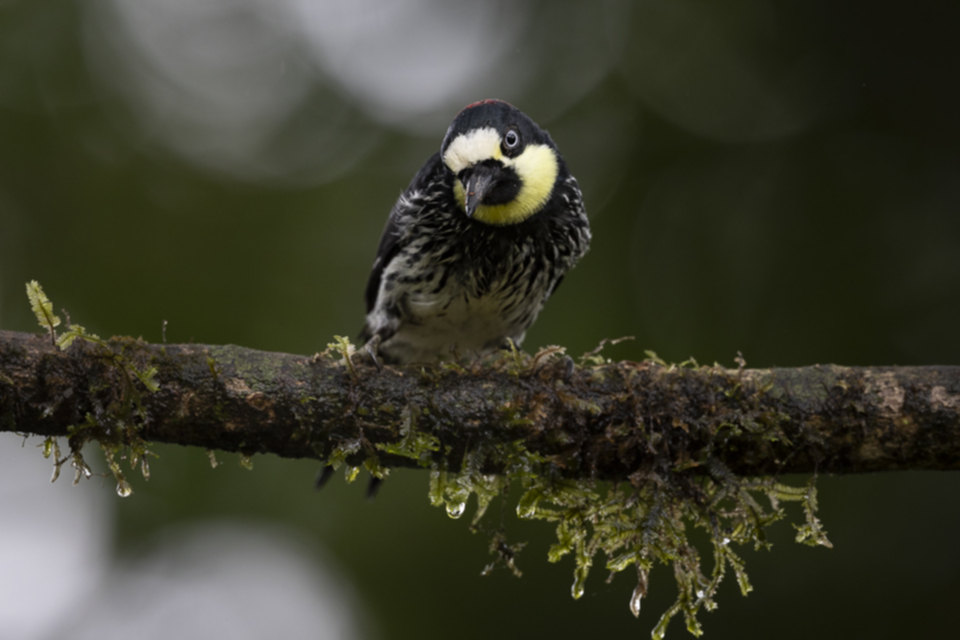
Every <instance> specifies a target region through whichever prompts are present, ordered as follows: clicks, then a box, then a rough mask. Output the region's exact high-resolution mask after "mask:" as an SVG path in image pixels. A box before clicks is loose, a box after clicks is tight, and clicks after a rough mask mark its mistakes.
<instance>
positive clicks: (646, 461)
mask: <svg viewBox="0 0 960 640" xmlns="http://www.w3.org/2000/svg"><path fill="white" fill-rule="evenodd" d="M107 344H108V345H109V349H110V350H112V352H113V353H114V354H116V356H117V357H110V356H109V354H108V353H106V350H105V349H104V348H103V347H102V346H99V345H91V344H89V343H85V342H84V341H82V340H77V341H76V342H75V343H74V344H73V345H71V346H70V347H69V348H68V349H66V350H63V351H61V350H60V349H59V348H58V347H56V346H54V345H53V343H52V341H51V339H50V336H47V335H37V334H26V333H14V332H9V331H0V430H2V431H15V432H19V433H31V434H37V435H42V436H68V437H71V438H73V439H78V438H80V439H83V440H89V439H97V440H100V441H108V442H110V443H112V444H114V445H123V444H127V442H125V440H127V439H132V438H142V439H144V440H147V441H155V442H166V443H174V444H180V445H184V446H198V447H204V448H207V449H221V450H225V451H240V452H243V453H244V454H246V455H251V454H254V453H274V454H277V455H279V456H284V457H291V458H303V457H312V458H318V459H323V458H325V457H328V456H330V455H331V453H334V452H336V451H340V452H346V454H347V461H348V462H350V463H351V464H359V463H360V462H362V461H364V460H368V459H370V458H376V459H378V461H379V464H380V465H382V466H383V467H391V466H417V465H418V464H421V465H424V464H430V463H436V464H439V465H440V467H441V468H450V469H459V468H460V464H461V461H462V460H463V458H464V454H465V452H467V451H469V450H474V449H477V448H489V447H490V446H493V445H496V444H502V443H509V442H516V441H522V442H523V445H524V446H525V447H526V449H527V450H528V451H531V452H536V453H538V454H540V455H542V456H545V457H547V459H548V460H549V461H550V463H551V465H552V468H553V469H554V471H555V473H556V474H557V475H558V476H563V477H579V478H602V479H627V478H629V477H631V475H632V474H637V473H642V472H643V469H649V468H652V467H654V466H655V467H663V466H664V465H665V464H666V465H667V466H669V467H671V468H673V469H675V470H686V469H690V471H691V472H693V473H701V472H703V473H708V474H712V475H715V474H716V473H717V471H716V469H710V468H707V467H708V466H710V465H707V464H706V461H707V460H710V461H711V464H712V465H715V464H716V462H717V461H719V462H720V463H722V465H724V466H725V467H726V468H727V469H729V471H731V472H733V473H734V474H737V475H741V476H755V475H778V474H783V473H796V472H801V473H809V472H817V471H819V472H828V473H857V472H865V471H884V470H895V469H942V470H946V469H958V468H960V367H946V366H944V367H875V368H852V367H839V366H832V365H828V366H812V367H803V368H798V369H745V368H741V369H724V368H720V367H676V366H664V365H663V364H658V363H656V362H652V361H645V362H640V363H634V362H598V361H597V360H599V359H594V360H595V362H593V363H588V364H586V365H584V366H577V367H575V368H572V370H571V367H569V361H565V360H564V359H562V358H557V357H555V354H553V353H542V354H540V356H539V357H529V356H523V355H520V354H517V355H510V354H507V355H505V356H503V357H501V358H500V359H498V360H494V361H489V362H485V363H482V364H476V365H464V367H461V366H458V365H449V364H448V365H432V366H407V367H399V368H392V367H387V368H385V369H384V370H383V371H381V372H378V371H377V370H376V369H374V368H373V367H371V366H359V365H358V366H355V367H352V368H348V367H345V366H343V364H342V363H343V360H342V358H340V357H339V355H330V356H323V357H320V356H314V357H306V356H296V355H288V354H281V353H268V352H263V351H256V350H253V349H246V348H242V347H236V346H206V345H194V344H178V345H173V344H170V345H156V344H148V343H145V342H143V341H141V340H133V339H129V338H114V339H112V340H110V341H108V342H107ZM118 358H119V359H118ZM121 360H122V361H126V362H131V363H135V364H136V366H138V367H140V368H141V369H145V368H147V367H156V369H157V373H156V375H155V377H154V380H155V381H156V383H157V384H158V385H159V390H158V391H156V392H154V393H149V392H147V391H146V389H144V388H143V386H142V385H141V384H140V383H139V382H138V381H137V380H136V379H135V378H134V377H133V376H130V375H129V374H128V373H126V372H125V369H124V368H123V367H122V366H120V365H119V364H118V362H120V361H121ZM78 425H83V428H82V429H78ZM411 428H412V429H413V430H415V431H417V432H422V433H429V434H432V435H433V436H435V437H436V438H437V440H438V442H439V444H440V446H439V447H434V448H435V449H437V450H436V451H432V452H426V454H425V455H428V456H430V457H431V458H432V459H431V460H426V459H421V460H414V459H411V458H410V457H404V456H400V455H394V454H390V453H387V452H386V450H389V445H390V444H393V445H397V444H398V443H401V442H402V441H403V439H404V438H405V437H406V438H409V434H410V431H411ZM72 444H73V443H72ZM345 445H348V446H346V447H345ZM378 445H380V446H379V447H378ZM384 446H387V449H386V450H385V449H384ZM338 448H339V449H338ZM485 464H486V465H487V467H488V468H487V469H486V470H487V471H496V470H497V469H496V468H495V467H496V462H495V461H492V462H491V461H488V462H486V463H485ZM491 465H492V468H491Z"/></svg>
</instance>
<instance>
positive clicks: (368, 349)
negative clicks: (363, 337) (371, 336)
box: [363, 340, 383, 372]
mask: <svg viewBox="0 0 960 640" xmlns="http://www.w3.org/2000/svg"><path fill="white" fill-rule="evenodd" d="M377 342H379V340H378V341H377ZM363 348H364V349H365V350H366V352H367V355H368V356H370V359H371V360H373V364H374V365H375V366H376V367H377V371H378V372H379V371H383V365H382V364H380V360H379V359H378V358H377V352H376V350H375V349H374V348H373V347H371V346H370V343H369V342H368V343H367V344H365V345H364V346H363Z"/></svg>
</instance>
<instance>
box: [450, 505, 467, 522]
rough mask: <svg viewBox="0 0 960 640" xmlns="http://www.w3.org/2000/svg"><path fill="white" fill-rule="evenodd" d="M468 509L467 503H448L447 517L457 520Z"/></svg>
mask: <svg viewBox="0 0 960 640" xmlns="http://www.w3.org/2000/svg"><path fill="white" fill-rule="evenodd" d="M466 508H467V503H466V502H448V503H447V515H448V516H450V517H451V518H453V519H457V518H459V517H460V516H462V515H463V512H464V511H465V510H466Z"/></svg>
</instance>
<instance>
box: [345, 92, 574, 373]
mask: <svg viewBox="0 0 960 640" xmlns="http://www.w3.org/2000/svg"><path fill="white" fill-rule="evenodd" d="M590 239H591V235H590V225H589V221H588V219H587V214H586V209H585V208H584V203H583V197H582V194H581V192H580V187H579V186H578V184H577V181H576V179H575V178H574V177H573V176H572V175H571V174H570V172H569V171H568V169H567V165H566V162H565V161H564V158H563V156H562V155H560V151H559V150H558V149H557V145H556V144H555V143H554V141H553V139H552V138H551V137H550V134H549V133H547V131H545V130H543V129H541V128H540V127H539V126H538V125H537V124H536V123H535V122H534V121H533V120H532V119H530V117H529V116H527V115H526V114H524V113H523V112H522V111H520V109H518V108H517V107H515V106H513V105H512V104H509V103H507V102H504V101H503V100H495V99H488V100H481V101H479V102H474V103H472V104H470V105H467V106H466V107H465V108H464V109H463V110H461V111H460V113H459V114H458V115H457V116H456V117H455V118H454V120H453V122H452V123H451V124H450V126H449V128H448V129H447V132H446V135H445V136H444V138H443V142H442V143H441V145H440V150H439V152H437V153H434V154H433V156H431V157H430V159H428V160H427V162H426V163H425V164H424V165H423V167H422V168H421V169H420V170H419V171H418V172H417V174H416V175H415V176H414V178H413V180H411V182H410V184H409V186H407V188H406V189H405V190H404V191H403V192H402V193H401V195H400V197H399V198H398V199H397V201H396V204H394V206H393V208H392V210H391V211H390V215H389V217H388V218H387V222H386V226H385V227H384V230H383V233H382V235H381V238H380V244H379V246H378V248H377V253H376V258H375V260H374V262H373V268H372V269H371V272H370V277H369V279H368V281H367V287H366V292H365V302H366V309H367V314H366V321H365V323H364V326H363V329H362V331H361V334H360V339H361V341H362V342H363V343H364V344H365V347H366V351H367V352H368V353H369V354H370V356H371V357H373V359H374V362H375V363H377V356H379V357H380V359H382V360H383V361H384V362H385V363H387V364H401V365H402V364H409V363H415V362H417V363H419V362H431V361H435V360H437V359H440V360H450V359H453V358H455V357H457V355H458V354H465V353H474V354H484V353H487V352H492V351H494V350H496V349H500V348H509V346H510V343H511V342H512V343H513V345H515V346H517V347H519V346H520V345H521V344H522V342H523V339H524V336H525V335H526V332H527V330H528V329H529V328H530V326H531V325H532V324H533V322H534V321H535V320H536V319H537V316H538V315H539V314H540V311H541V310H542V309H543V306H544V303H545V302H546V301H547V299H548V298H549V297H550V296H551V295H553V293H554V292H555V291H556V290H557V287H558V286H559V285H560V282H561V281H562V280H563V278H564V276H565V275H566V273H567V272H568V271H569V270H570V269H571V268H572V267H573V266H574V265H575V264H576V263H577V262H578V261H579V260H580V258H582V257H583V255H584V254H585V253H586V252H587V249H588V248H589V246H590ZM377 365H378V366H380V365H379V363H377Z"/></svg>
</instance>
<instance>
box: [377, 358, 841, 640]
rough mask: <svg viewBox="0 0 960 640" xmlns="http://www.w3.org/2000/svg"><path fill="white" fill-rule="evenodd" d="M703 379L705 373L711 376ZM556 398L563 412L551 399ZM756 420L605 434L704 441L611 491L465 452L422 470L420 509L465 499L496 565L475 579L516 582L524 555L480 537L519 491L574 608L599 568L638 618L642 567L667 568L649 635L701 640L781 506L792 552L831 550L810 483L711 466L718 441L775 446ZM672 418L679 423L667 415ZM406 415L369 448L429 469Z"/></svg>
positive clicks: (519, 462)
mask: <svg viewBox="0 0 960 640" xmlns="http://www.w3.org/2000/svg"><path fill="white" fill-rule="evenodd" d="M654 357H655V356H654ZM519 358H520V356H518V354H517V352H516V351H509V352H507V354H506V355H505V358H504V359H505V364H504V365H503V366H504V367H505V368H506V369H507V370H508V372H520V371H528V372H529V371H530V366H529V365H530V362H529V356H527V358H528V361H526V362H521V361H520V360H519ZM597 358H599V355H597V354H592V355H590V356H589V357H588V358H585V360H586V361H588V362H592V361H593V360H596V359H597ZM667 366H668V368H669V370H670V371H675V370H676V368H679V367H686V368H691V369H693V368H697V367H699V365H697V363H696V362H695V361H693V360H690V361H687V362H685V363H683V364H682V365H679V366H678V367H676V368H674V367H669V365H667ZM706 369H707V370H706V372H707V373H710V371H712V369H710V368H706ZM700 371H703V369H701V370H700ZM717 371H718V373H717V374H716V375H717V379H718V383H724V384H726V385H727V386H726V392H727V393H728V394H730V395H733V396H736V397H737V398H739V399H741V400H742V401H743V402H744V403H747V404H750V405H753V406H757V407H759V399H758V396H756V395H755V392H756V389H755V388H754V387H750V388H747V387H746V386H745V385H743V384H740V383H739V382H736V381H734V382H733V383H732V384H731V383H730V381H729V380H728V379H726V378H723V376H722V375H721V374H720V373H719V368H718V369H717ZM767 389H768V390H769V387H767ZM558 396H559V397H560V398H561V401H563V395H562V393H558ZM571 402H572V400H571ZM577 409H579V410H585V411H591V408H590V407H585V406H581V405H577ZM598 410H599V409H598ZM758 413H759V415H760V417H759V418H757V419H754V420H751V419H744V418H745V417H744V416H742V415H741V416H738V417H737V419H736V420H724V419H723V418H722V417H720V418H718V420H717V421H716V422H715V423H706V422H704V423H698V422H696V421H692V422H684V421H675V422H674V423H673V424H672V425H669V426H668V427H666V430H665V431H664V430H661V431H653V432H651V431H650V430H649V429H648V427H646V426H645V425H642V424H641V425H637V426H628V425H623V424H620V425H612V426H611V427H610V429H611V433H624V432H629V431H630V430H636V432H637V433H638V434H639V435H642V436H643V437H645V438H647V440H648V442H649V443H650V446H651V447H658V446H661V445H662V446H666V444H667V443H668V442H669V441H671V439H674V440H675V439H676V438H681V437H682V438H694V437H696V438H701V439H705V440H707V441H708V443H707V445H706V446H704V447H703V448H702V449H700V453H698V454H697V456H696V457H690V456H689V455H688V456H686V457H683V456H681V457H680V458H679V459H675V460H669V461H663V460H661V461H659V462H653V463H650V464H649V465H648V466H647V467H645V468H641V469H640V470H638V471H637V472H636V473H634V474H633V475H631V476H630V478H629V481H628V482H619V483H612V484H611V483H605V482H599V481H594V480H581V479H569V478H564V477H561V475H560V474H559V473H558V471H559V468H560V467H558V466H557V465H558V462H559V461H558V459H555V458H551V457H547V456H544V455H542V454H538V453H533V452H530V451H528V450H527V449H526V448H525V446H524V444H523V441H522V440H517V441H515V442H512V443H510V444H507V445H499V446H497V447H493V448H489V449H488V450H484V449H475V450H471V451H468V452H467V453H466V455H465V456H464V458H463V461H462V464H461V467H460V469H459V470H456V469H447V468H443V467H442V466H441V464H438V463H435V462H434V463H433V464H432V468H431V472H430V486H429V491H428V495H429V499H430V503H431V504H433V505H434V506H437V507H443V508H445V510H446V512H447V514H448V515H449V516H450V517H451V518H460V517H461V516H462V515H463V514H464V513H465V512H466V509H467V505H468V503H469V500H470V497H471V496H476V501H477V509H476V513H475V515H474V517H473V521H472V525H471V528H472V529H473V530H474V531H482V532H485V533H486V534H487V535H488V536H489V538H490V551H491V553H492V554H493V555H494V556H495V558H496V559H495V560H494V562H492V563H491V564H490V565H488V566H487V567H486V569H485V570H484V573H485V574H486V573H489V572H490V571H491V570H492V569H493V568H495V567H496V566H498V565H502V566H505V567H507V568H508V569H510V570H511V571H513V572H514V573H515V574H516V575H520V570H519V569H518V568H517V565H516V559H517V553H519V551H520V549H521V548H522V546H523V545H522V544H509V543H508V537H507V534H506V531H505V528H504V525H503V524H502V523H501V525H500V526H499V527H495V528H487V527H485V526H484V525H483V523H482V519H483V515H484V513H485V512H486V511H487V508H488V506H489V505H490V503H491V501H492V500H493V499H494V498H496V497H498V496H506V495H507V490H508V488H509V487H510V486H515V485H517V484H519V485H520V487H521V488H522V492H521V494H520V497H519V499H518V501H517V504H516V507H515V508H516V513H517V516H518V517H519V518H521V519H527V520H544V521H547V522H550V523H552V524H553V525H554V526H555V527H556V542H555V543H554V544H553V545H552V546H551V547H550V549H549V551H548V553H547V560H548V561H550V562H560V561H564V560H566V558H568V557H569V558H571V559H572V561H573V581H572V585H571V594H572V596H573V597H574V598H579V597H580V596H582V595H583V593H584V588H585V584H586V581H587V579H588V576H589V575H590V573H591V570H592V569H593V568H594V566H595V565H596V564H598V563H599V564H600V565H601V566H603V567H604V568H605V569H606V570H607V571H608V572H610V577H611V578H612V577H613V574H617V573H620V572H623V571H633V570H635V571H636V572H637V576H638V578H637V585H636V588H635V589H634V590H633V592H632V594H631V597H630V600H629V607H630V610H631V611H632V612H633V613H634V615H639V612H640V607H641V604H642V600H643V598H644V597H645V596H646V594H647V590H648V586H649V579H650V572H651V571H652V569H653V567H654V566H655V565H658V564H659V565H666V566H670V567H672V574H673V576H674V580H675V582H676V586H677V589H678V597H677V601H676V602H675V603H674V605H673V606H671V607H670V608H669V609H668V610H667V611H666V612H664V613H663V615H662V616H661V618H660V620H659V622H658V624H657V625H656V628H655V629H654V630H653V634H652V635H653V637H654V638H662V637H664V635H665V633H666V629H667V626H668V624H669V622H670V621H671V620H672V619H673V618H674V617H675V616H677V615H680V614H682V615H683V617H684V619H685V623H686V628H687V630H688V631H689V632H690V633H692V634H693V635H696V636H699V635H700V634H702V633H703V630H702V628H701V626H700V622H699V620H698V614H699V612H700V611H701V610H702V609H706V610H707V611H711V610H713V609H715V608H716V607H717V602H716V600H715V598H716V593H717V589H718V587H719V585H720V583H721V581H722V580H723V578H724V577H725V576H726V575H727V574H728V573H731V572H732V573H733V575H734V576H735V578H736V581H737V584H738V586H739V589H740V592H741V593H742V594H743V595H746V594H748V593H749V592H750V591H751V590H752V589H753V587H752V586H751V584H750V580H749V578H748V576H747V572H746V569H745V563H744V561H743V559H742V558H741V557H740V555H739V554H738V553H737V552H736V551H735V548H736V547H737V546H742V545H748V546H753V547H754V548H755V549H769V548H770V546H771V544H770V542H769V541H768V540H767V537H766V528H767V527H768V526H770V525H771V524H773V523H775V522H777V521H779V520H781V519H783V518H784V517H785V512H784V510H783V508H782V506H781V503H783V502H787V501H797V502H800V503H801V504H802V506H803V513H804V522H803V523H802V524H799V525H794V526H795V527H796V529H797V541H798V542H801V543H804V544H808V545H822V546H827V547H829V546H831V545H830V542H829V540H828V539H827V537H826V533H825V531H824V530H823V527H822V525H821V523H820V521H819V520H818V519H817V517H816V508H817V502H816V488H815V486H814V484H813V480H811V481H810V483H809V484H808V485H806V486H804V487H791V486H787V485H784V484H782V483H779V482H776V481H775V480H773V479H770V478H740V477H738V476H736V475H735V474H733V473H732V472H731V471H730V470H729V469H727V468H726V466H725V465H724V464H723V463H722V462H721V461H720V459H719V457H714V456H713V455H712V451H713V444H712V443H715V442H716V443H721V442H725V441H726V439H727V438H729V437H731V436H740V435H746V436H749V437H753V438H756V439H758V440H760V441H767V442H783V441H785V440H786V436H785V435H784V433H783V429H782V428H781V427H782V426H783V425H784V424H785V422H786V420H787V418H786V416H783V415H780V414H778V413H775V412H766V413H764V412H762V411H760V412H758ZM677 415H682V412H679V411H678V413H677ZM417 416H418V413H417V412H416V410H415V409H414V408H411V407H406V408H404V422H403V425H404V426H403V428H402V434H403V440H402V441H401V442H400V443H399V444H397V445H379V448H380V449H381V450H383V451H385V452H389V453H392V454H396V455H404V456H406V457H411V458H415V459H417V460H419V461H420V462H421V464H423V465H426V464H429V462H430V460H431V459H432V458H431V457H430V454H432V453H433V452H436V451H437V444H438V443H437V441H436V439H435V438H434V437H433V436H431V435H429V434H426V433H421V432H418V431H417V430H416V420H417ZM501 420H502V422H503V426H504V427H516V426H522V425H525V424H527V422H528V421H527V420H526V419H525V418H524V417H523V416H522V415H520V414H519V413H518V412H516V411H514V410H512V409H510V408H509V406H507V407H505V408H504V410H503V412H502V415H501ZM671 429H672V430H673V431H671ZM484 468H498V469H502V470H503V472H502V473H500V474H498V475H490V474H485V473H483V471H482V470H483V469H484ZM694 529H702V530H703V531H704V532H705V533H706V535H707V537H708V540H709V542H708V544H707V546H706V553H707V554H708V555H709V556H710V559H711V560H712V562H711V563H710V566H711V568H710V569H709V570H707V569H705V568H704V563H703V561H702V559H701V551H700V550H698V549H697V547H696V546H694V544H693V543H692V542H691V541H690V537H689V535H690V533H691V532H692V530H694ZM599 557H602V558H603V560H602V561H601V560H599Z"/></svg>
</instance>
